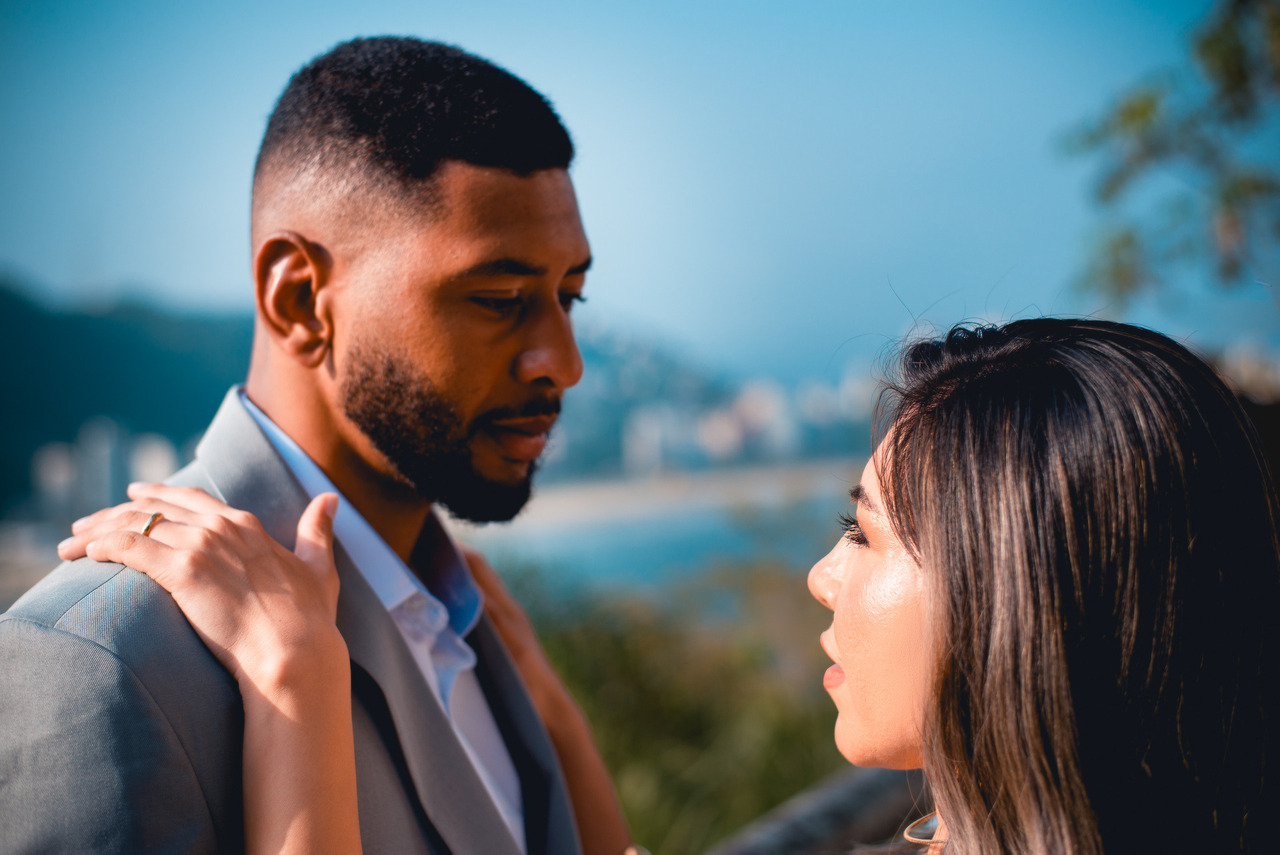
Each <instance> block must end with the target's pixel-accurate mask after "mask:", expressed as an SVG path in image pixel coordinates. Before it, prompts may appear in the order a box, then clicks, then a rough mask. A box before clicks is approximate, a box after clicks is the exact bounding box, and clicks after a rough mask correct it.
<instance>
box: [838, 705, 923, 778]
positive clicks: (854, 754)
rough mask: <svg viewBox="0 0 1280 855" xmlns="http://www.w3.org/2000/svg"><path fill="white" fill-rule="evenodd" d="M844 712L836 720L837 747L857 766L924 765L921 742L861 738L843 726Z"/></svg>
mask: <svg viewBox="0 0 1280 855" xmlns="http://www.w3.org/2000/svg"><path fill="white" fill-rule="evenodd" d="M843 717H844V716H843V714H841V718H840V719H837V720H836V749H837V750H838V751H839V752H840V754H841V755H842V756H843V757H844V759H846V760H848V761H849V762H850V763H852V764H853V765H855V766H868V767H875V768H878V769H919V768H921V767H923V766H924V756H923V754H922V752H921V750H920V749H921V747H920V745H919V744H898V745H894V744H890V743H886V742H885V741H883V740H870V739H866V738H859V736H858V734H856V733H849V732H848V730H849V728H845V727H842V726H841V725H842V724H843V723H844V722H843V721H842V720H841V719H843Z"/></svg>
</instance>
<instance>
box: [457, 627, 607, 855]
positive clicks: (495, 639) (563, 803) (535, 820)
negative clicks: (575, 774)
mask: <svg viewBox="0 0 1280 855" xmlns="http://www.w3.org/2000/svg"><path fill="white" fill-rule="evenodd" d="M467 643H468V644H470V645H471V647H472V648H473V649H474V650H475V651H476V656H477V659H478V660H479V662H478V667H477V674H478V676H479V678H480V682H481V685H482V686H483V688H484V692H485V696H486V697H487V698H488V700H489V706H490V707H491V708H492V709H493V711H494V717H495V719H496V720H497V721H498V723H499V726H500V727H501V728H502V730H503V737H504V738H505V739H506V740H507V744H508V749H509V750H510V751H511V756H512V759H513V760H517V763H518V766H519V767H520V786H521V789H522V791H523V794H524V812H525V815H524V825H525V837H526V841H527V843H528V848H529V855H544V853H545V855H577V853H580V852H581V851H582V850H581V845H580V843H579V841H578V829H577V825H576V824H575V822H574V819H573V808H572V806H571V805H570V804H569V799H568V788H567V787H566V786H565V782H564V775H563V772H562V771H561V769H560V762H559V760H558V759H557V758H556V754H555V748H554V746H552V744H551V738H550V737H549V736H548V735H547V731H546V728H545V727H543V724H542V719H541V717H540V716H539V715H538V712H537V710H536V709H535V708H534V706H533V701H532V699H531V698H530V697H529V693H528V691H527V690H526V689H525V686H524V681H523V680H521V679H520V676H519V673H518V672H517V671H516V668H515V663H513V662H512V661H511V656H510V654H509V653H508V652H507V648H506V645H505V644H503V642H502V639H501V638H500V637H499V636H498V633H497V631H496V630H495V629H494V628H493V624H492V623H491V622H490V621H489V617H488V615H484V616H482V617H481V618H480V622H479V623H478V624H476V628H475V629H473V630H472V631H471V633H470V634H469V635H468V636H467ZM512 742H516V743H517V745H512V744H511V743H512ZM530 767H531V768H530Z"/></svg>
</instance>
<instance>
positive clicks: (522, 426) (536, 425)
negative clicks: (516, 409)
mask: <svg viewBox="0 0 1280 855" xmlns="http://www.w3.org/2000/svg"><path fill="white" fill-rule="evenodd" d="M555 422H556V417H555V416H530V417H528V418H523V419H503V420H502V421H496V422H492V423H491V424H490V425H489V426H488V430H487V431H486V432H487V433H488V434H489V435H490V436H491V437H493V440H494V442H496V443H497V444H498V447H499V448H501V449H502V455H503V456H504V457H506V458H507V459H509V460H518V461H520V462H523V463H532V462H533V461H535V460H537V459H538V457H539V456H541V454H542V450H543V449H544V448H546V446H547V432H548V431H550V430H551V426H552V425H553V424H555Z"/></svg>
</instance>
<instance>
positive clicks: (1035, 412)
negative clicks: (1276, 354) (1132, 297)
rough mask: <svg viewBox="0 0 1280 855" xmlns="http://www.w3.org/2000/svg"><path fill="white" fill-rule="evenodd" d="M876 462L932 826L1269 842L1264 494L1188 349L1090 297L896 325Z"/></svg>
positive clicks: (1000, 844) (1195, 845)
mask: <svg viewBox="0 0 1280 855" xmlns="http://www.w3.org/2000/svg"><path fill="white" fill-rule="evenodd" d="M887 391H888V394H887V396H886V397H884V398H882V400H881V406H882V409H881V413H882V418H883V421H882V424H886V425H888V426H889V428H890V429H889V430H888V432H887V437H886V440H885V443H884V448H883V452H882V454H883V457H882V463H881V470H882V471H881V472H880V478H881V482H882V485H883V487H882V489H883V492H884V499H885V504H886V507H887V511H888V514H889V517H890V519H891V521H892V524H893V525H894V527H895V529H896V532H897V534H898V535H899V537H900V539H901V540H902V541H903V543H904V544H905V545H906V546H907V548H908V549H909V550H910V551H911V552H912V553H913V554H914V555H915V557H916V558H917V560H919V561H920V562H921V564H922V566H924V567H925V568H926V570H927V571H929V572H928V576H929V578H930V579H931V585H932V589H931V596H932V598H933V603H934V606H935V608H934V610H933V611H934V614H935V616H936V617H935V620H936V626H934V627H931V630H932V631H933V632H935V634H936V637H937V639H938V650H939V651H940V652H939V662H938V670H937V675H936V678H935V684H934V693H935V703H934V705H933V708H932V711H931V713H930V716H929V717H928V720H927V721H926V726H925V750H924V756H925V770H926V774H927V776H928V778H929V780H930V785H931V788H932V792H933V797H934V801H935V804H936V805H937V806H938V808H939V810H940V812H941V814H942V816H943V817H944V818H945V820H946V822H947V825H948V829H949V834H950V839H951V843H950V844H949V845H948V850H947V851H948V852H966V853H967V852H982V853H987V852H1016V853H1024V852H1027V853H1030V852H1054V853H1096V852H1101V851H1103V850H1104V849H1105V850H1106V851H1108V852H1154V851H1178V852H1182V851H1186V852H1193V851H1194V852H1222V851H1230V852H1260V851H1262V850H1263V846H1264V837H1265V838H1266V845H1267V846H1268V847H1269V851H1274V847H1275V845H1276V844H1275V840H1274V839H1273V838H1272V835H1274V834H1276V833H1280V830H1277V829H1273V828H1271V827H1270V823H1271V822H1272V821H1273V820H1275V819H1276V806H1277V794H1278V793H1280V788H1277V785H1276V781H1275V777H1276V775H1277V773H1280V765H1278V764H1277V760H1276V758H1275V756H1274V755H1275V754H1276V752H1277V749H1278V748H1280V743H1278V740H1280V721H1277V719H1280V704H1278V703H1277V696H1278V686H1280V659H1277V656H1280V632H1278V630H1277V627H1278V626H1280V620H1278V618H1277V609H1278V608H1280V540H1278V539H1277V532H1276V523H1277V519H1280V510H1278V508H1277V499H1276V492H1275V487H1274V485H1273V482H1272V480H1271V476H1270V474H1269V473H1268V471H1267V467H1266V463H1265V462H1264V458H1263V456H1262V453H1261V450H1260V443H1259V441H1258V437H1257V434H1256V432H1255V430H1254V428H1253V425H1252V424H1251V422H1250V421H1249V419H1248V417H1247V416H1246V415H1245V414H1244V412H1243V410H1242V409H1241V407H1240V406H1239V404H1238V403H1237V401H1236V399H1235V397H1234V395H1233V394H1232V393H1231V391H1230V390H1229V389H1228V388H1227V387H1226V385H1224V383H1223V382H1222V381H1221V380H1220V379H1219V378H1218V376H1217V375H1216V374H1215V373H1214V371H1213V370H1212V368H1210V367H1209V366H1208V365H1207V364H1205V363H1204V362H1203V361H1202V360H1201V359H1199V358H1197V357H1196V356H1194V355H1192V354H1191V353H1190V352H1189V351H1188V350H1187V349H1186V348H1184V347H1182V346H1181V345H1179V344H1177V343H1176V342H1174V341H1172V340H1170V339H1168V338H1167V337H1165V336H1162V335H1160V334H1158V333H1154V332H1151V331H1149V330H1144V329H1141V328H1138V327H1133V326H1127V325H1123V324H1116V323H1109V322H1105V321H1092V320H1064V319H1037V320H1024V321H1016V322H1013V323H1010V324H1007V325H1005V326H1000V327H992V326H987V327H976V328H965V327H957V328H954V329H952V330H951V331H950V332H949V333H947V334H946V335H945V336H944V337H943V338H941V339H938V340H934V341H925V342H920V343H917V344H915V345H912V346H910V347H908V348H907V349H906V350H905V351H904V353H903V356H902V360H901V366H900V377H898V378H897V380H896V382H894V383H893V384H891V385H890V387H889V389H888V390H887Z"/></svg>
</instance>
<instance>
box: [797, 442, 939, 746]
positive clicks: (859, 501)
mask: <svg viewBox="0 0 1280 855" xmlns="http://www.w3.org/2000/svg"><path fill="white" fill-rule="evenodd" d="M882 447H883V446H882ZM879 460H880V450H879V449H877V451H876V454H875V455H874V456H873V457H872V459H871V460H870V461H869V462H868V463H867V466H866V469H864V470H863V472H862V483H861V484H859V485H858V486H857V487H855V488H854V489H853V490H852V491H851V496H852V498H853V501H854V506H855V510H856V513H857V522H856V524H854V525H851V526H849V528H848V530H847V531H846V532H845V535H844V536H843V537H841V538H840V541H839V542H838V543H836V545H835V547H834V548H832V550H831V551H830V552H829V553H827V555H826V557H824V558H823V559H822V560H820V561H819V562H818V563H817V564H815V565H813V569H812V570H810V571H809V590H810V592H812V594H813V596H814V597H816V598H817V600H818V602H820V603H822V604H823V605H824V606H826V607H827V608H829V609H831V610H832V611H833V612H835V616H834V619H833V621H832V623H831V627H830V628H829V629H828V630H827V631H826V632H824V633H822V640H821V641H822V648H823V650H825V651H826V652H827V655H828V656H830V657H831V659H832V661H834V662H835V664H834V665H832V666H831V667H830V668H829V669H827V672H826V674H825V675H824V677H823V680H822V683H823V685H824V686H825V687H826V689H827V691H828V692H829V693H830V695H831V698H832V700H834V701H835V704H836V709H837V710H838V711H839V713H840V716H839V718H838V719H837V721H836V747H837V748H839V749H840V753H841V754H843V755H844V756H845V758H846V759H848V760H849V761H850V762H851V763H856V764H857V765H859V766H883V767H887V768H891V769H914V768H918V767H919V766H921V765H922V762H923V761H922V755H921V742H922V737H921V734H922V732H923V730H922V727H923V722H924V712H925V707H926V704H927V703H928V702H929V691H930V685H931V683H932V675H933V671H934V655H933V652H932V647H931V645H930V643H929V620H928V608H927V602H926V590H925V583H924V575H923V571H922V570H921V568H920V566H919V565H918V564H917V563H916V562H915V561H914V560H913V559H912V558H911V556H910V554H908V552H907V550H906V548H905V547H903V545H902V544H901V543H900V542H899V541H898V539H897V538H896V537H894V535H893V532H892V530H891V528H890V525H889V520H888V519H887V518H886V517H885V516H884V512H883V508H884V504H883V502H882V501H881V498H880V479H879V477H878V475H877V471H876V470H877V463H878V461H879Z"/></svg>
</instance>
